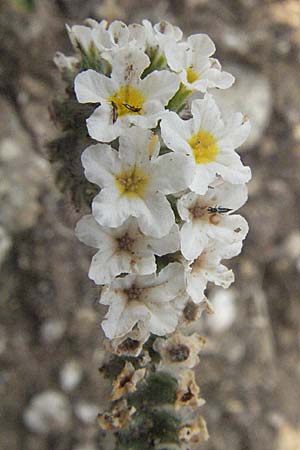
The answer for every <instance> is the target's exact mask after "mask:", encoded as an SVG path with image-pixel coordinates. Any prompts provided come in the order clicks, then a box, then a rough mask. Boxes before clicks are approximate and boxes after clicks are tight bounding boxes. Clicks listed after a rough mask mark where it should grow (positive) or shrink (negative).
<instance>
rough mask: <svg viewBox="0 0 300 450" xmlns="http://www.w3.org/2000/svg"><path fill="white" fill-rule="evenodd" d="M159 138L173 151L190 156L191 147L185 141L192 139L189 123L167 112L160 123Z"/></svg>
mask: <svg viewBox="0 0 300 450" xmlns="http://www.w3.org/2000/svg"><path fill="white" fill-rule="evenodd" d="M160 127H161V136H162V138H163V141H164V143H165V144H166V146H167V147H168V148H170V149H172V150H174V151H177V152H180V153H185V154H187V155H188V154H191V147H190V146H189V144H188V143H187V140H188V139H189V138H191V137H192V133H191V121H190V120H182V119H180V117H179V116H178V115H177V114H176V113H174V112H169V113H168V114H166V115H165V116H164V117H163V118H162V121H161V124H160Z"/></svg>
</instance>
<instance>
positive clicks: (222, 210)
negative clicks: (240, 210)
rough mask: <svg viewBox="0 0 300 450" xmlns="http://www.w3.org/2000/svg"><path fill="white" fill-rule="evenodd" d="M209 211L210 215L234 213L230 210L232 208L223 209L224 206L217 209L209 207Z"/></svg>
mask: <svg viewBox="0 0 300 450" xmlns="http://www.w3.org/2000/svg"><path fill="white" fill-rule="evenodd" d="M207 211H208V212H209V213H211V214H226V213H228V212H230V211H232V209H230V208H223V207H222V206H216V207H213V206H209V207H208V208H207Z"/></svg>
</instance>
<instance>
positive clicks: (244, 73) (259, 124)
mask: <svg viewBox="0 0 300 450" xmlns="http://www.w3.org/2000/svg"><path fill="white" fill-rule="evenodd" d="M224 69H225V70H227V71H228V72H230V73H232V74H233V75H234V76H235V78H236V81H235V83H234V85H233V86H232V87H231V88H230V89H227V90H215V91H214V93H213V94H214V96H215V98H216V100H217V103H218V104H219V106H220V108H221V110H222V111H223V112H224V114H225V115H226V114H230V113H233V112H242V113H243V114H245V115H246V116H247V117H249V119H250V121H251V132H250V136H249V138H248V139H247V141H246V142H245V144H244V145H243V147H242V148H243V149H247V148H252V147H254V146H255V145H258V144H259V142H260V140H261V138H262V136H263V134H264V132H265V130H266V128H267V126H268V124H269V122H270V118H271V114H272V89H271V84H270V82H269V80H268V78H267V77H265V76H264V75H263V74H262V73H260V72H258V71H255V70H253V69H252V68H249V67H247V66H244V65H238V64H232V65H228V66H226V67H225V68H224Z"/></svg>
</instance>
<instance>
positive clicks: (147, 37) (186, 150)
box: [56, 20, 251, 448]
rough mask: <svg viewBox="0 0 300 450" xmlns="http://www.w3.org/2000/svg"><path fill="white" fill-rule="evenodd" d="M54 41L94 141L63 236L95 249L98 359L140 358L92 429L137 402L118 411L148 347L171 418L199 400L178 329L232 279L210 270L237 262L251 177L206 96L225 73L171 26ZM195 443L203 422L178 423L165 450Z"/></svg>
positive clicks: (208, 52) (97, 30) (203, 44)
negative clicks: (85, 201)
mask: <svg viewBox="0 0 300 450" xmlns="http://www.w3.org/2000/svg"><path fill="white" fill-rule="evenodd" d="M68 32H69V35H70V38H71V41H72V44H73V46H74V49H75V50H76V52H77V53H76V56H75V57H65V56H64V55H62V54H58V55H57V57H56V64H57V65H58V67H59V68H60V70H61V71H62V72H64V73H67V72H68V71H69V72H70V71H71V72H72V73H73V75H74V74H76V73H77V75H76V76H75V77H73V79H74V78H75V79H74V91H75V95H76V97H77V100H78V102H79V103H83V104H88V105H89V106H90V107H93V108H94V109H93V110H92V113H91V114H90V115H89V117H88V118H87V120H86V127H87V131H88V134H89V137H90V138H91V139H92V140H93V141H94V143H93V144H92V145H90V146H89V147H88V148H86V149H85V150H84V151H83V153H82V157H81V161H82V165H83V168H84V174H85V177H86V179H87V180H88V181H89V182H91V183H93V184H94V185H96V186H98V187H99V191H98V193H97V194H96V195H95V196H94V197H93V201H92V208H91V209H92V210H91V214H90V215H86V216H84V217H82V219H81V220H80V221H79V223H78V224H77V227H76V234H77V236H78V238H79V239H80V240H81V241H82V242H84V243H85V244H87V245H89V246H91V247H94V248H96V249H97V253H96V254H95V255H94V257H93V259H92V262H91V266H90V270H89V277H90V278H91V279H92V280H93V281H94V282H95V283H96V284H97V285H101V286H102V291H101V298H100V303H101V304H103V305H106V306H108V310H107V313H106V316H105V318H104V321H103V323H102V328H103V330H104V333H105V335H106V337H107V338H108V340H109V342H110V349H111V351H112V353H114V354H115V355H119V356H123V357H130V358H141V357H142V358H143V359H144V365H143V364H142V365H135V366H134V365H133V364H132V363H131V362H126V364H125V366H124V367H123V369H122V370H121V371H119V373H118V374H117V378H116V380H115V381H114V383H113V393H112V401H114V402H116V401H117V402H118V403H115V406H114V408H115V410H113V411H112V412H111V413H109V414H105V415H102V416H101V417H100V419H99V422H100V424H101V426H102V427H103V428H106V429H114V430H115V429H118V428H122V427H123V426H124V423H126V424H127V423H128V421H130V420H131V419H130V418H131V416H132V415H134V414H135V411H136V410H137V408H138V406H139V404H138V403H134V401H132V402H131V403H130V398H131V397H132V396H133V397H132V398H135V397H134V396H135V395H136V391H137V383H139V384H141V385H143V383H146V386H147V383H148V385H149V383H150V381H149V379H150V378H151V377H150V378H149V375H147V373H146V367H147V361H146V360H145V355H146V353H147V351H146V350H145V348H146V345H147V344H146V343H147V342H149V341H151V340H152V341H151V342H152V344H151V345H152V352H154V353H155V354H156V355H158V356H159V362H158V364H157V369H156V372H157V374H159V373H162V374H164V375H163V376H169V377H170V376H171V377H173V378H175V379H176V380H177V381H176V383H177V384H176V389H175V391H174V392H175V393H174V396H175V397H174V399H173V400H174V402H175V403H174V408H175V410H180V409H181V408H186V407H187V408H197V407H199V406H201V405H202V404H203V403H204V401H203V400H202V399H201V398H200V396H199V393H200V390H199V387H198V385H197V384H196V381H195V376H194V372H193V371H192V370H191V369H192V368H193V367H194V366H195V365H196V364H197V363H198V359H199V358H198V353H199V351H200V350H201V348H202V346H203V344H204V340H203V338H201V337H200V336H199V335H197V334H193V335H189V334H188V332H187V331H182V330H184V325H185V324H187V323H189V322H191V321H195V320H197V319H198V317H199V316H200V314H201V312H202V310H204V309H206V310H207V311H208V312H211V311H212V307H211V305H210V303H209V301H208V300H207V299H206V297H205V290H206V288H207V284H208V282H211V283H214V284H216V285H218V286H222V287H223V288H227V287H229V286H230V284H231V283H232V282H233V280H234V275H233V272H232V271H231V270H229V269H228V268H227V267H226V266H225V265H224V264H223V262H222V261H223V260H224V259H229V258H232V257H233V256H236V255H238V254H239V253H240V251H241V248H242V243H243V240H244V239H245V237H246V235H247V232H248V225H247V222H246V220H245V219H244V218H243V217H241V216H240V215H239V214H236V213H235V212H236V210H238V209H239V208H240V207H241V206H242V205H243V204H244V203H245V202H246V200H247V188H246V183H247V182H248V181H249V180H250V178H251V171H250V169H249V167H245V166H244V165H243V164H242V162H241V160H240V157H239V155H238V153H236V149H237V148H238V147H240V146H241V145H242V144H243V142H244V141H245V140H246V138H247V136H248V134H249V131H250V124H249V121H248V119H247V118H246V117H245V116H243V114H241V113H235V114H231V115H228V116H225V117H224V116H222V114H221V112H220V109H219V108H218V105H217V104H216V102H215V100H214V97H213V90H214V89H215V88H219V89H227V88H229V87H230V86H231V85H232V83H233V82H234V78H233V76H232V75H231V74H229V73H227V72H225V71H222V68H221V65H220V63H219V62H218V61H217V60H216V59H215V58H213V57H212V55H213V54H214V52H215V46H214V43H213V42H212V40H211V39H210V38H209V37H208V36H207V35H205V34H195V35H192V36H190V37H189V38H188V39H187V40H184V39H183V34H182V32H181V30H180V29H179V28H178V27H174V26H172V25H171V24H169V23H168V22H160V23H158V24H156V25H154V26H152V24H151V23H150V22H149V21H146V20H145V21H143V22H142V24H141V25H139V24H133V25H129V26H127V25H125V24H124V23H123V22H120V21H114V22H112V23H111V24H110V25H108V23H107V22H106V21H101V22H100V23H98V22H96V21H93V20H88V21H87V24H86V26H73V27H71V28H70V27H68ZM75 68H76V69H75ZM179 329H180V332H179V331H178V330H179ZM181 332H182V333H181ZM148 356H149V354H148ZM146 359H147V358H146ZM137 360H138V359H137ZM150 360H151V358H150ZM147 376H148V378H147ZM173 378H171V380H172V379H173ZM147 380H148V381H147ZM160 382H161V383H163V381H162V380H160ZM143 389H146V388H143ZM145 392H146V391H145ZM145 395H146V394H145ZM127 396H129V397H128V399H127ZM130 396H131V397H130ZM127 400H128V403H127ZM120 408H121V410H122V412H123V413H122V414H123V416H124V420H123V421H122V425H120V423H119V422H118V421H117V420H116V417H119V415H120V414H119V410H120ZM123 416H122V417H123ZM161 420H164V419H163V418H162V419H161ZM207 436H208V434H207V430H206V428H205V421H204V419H202V418H198V419H197V420H196V421H195V420H194V421H191V420H189V421H188V422H187V423H185V424H184V426H182V427H181V428H180V432H179V433H177V439H178V440H179V441H180V443H181V444H182V446H180V447H176V445H175V447H174V448H190V447H191V446H192V445H194V444H199V443H200V442H201V441H202V440H204V439H207ZM170 445H171V444H170ZM172 445H173V444H172ZM184 445H186V447H184ZM122 448H123V447H122ZM124 448H125V447H124ZM151 448H152V447H151ZM162 448H165V447H162ZM172 448H173V447H172Z"/></svg>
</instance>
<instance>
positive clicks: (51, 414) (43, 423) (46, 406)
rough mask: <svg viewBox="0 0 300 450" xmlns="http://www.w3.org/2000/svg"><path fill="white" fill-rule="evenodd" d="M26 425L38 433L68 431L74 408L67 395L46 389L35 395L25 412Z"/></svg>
mask: <svg viewBox="0 0 300 450" xmlns="http://www.w3.org/2000/svg"><path fill="white" fill-rule="evenodd" d="M23 419H24V422H25V425H26V426H27V427H28V428H29V429H30V431H33V432H35V433H38V434H47V433H50V432H63V431H67V430H68V429H69V428H70V426H71V423H72V410H71V406H70V403H69V400H68V398H67V397H65V396H64V395H63V394H62V393H60V392H57V391H51V390H48V391H44V392H41V393H40V394H37V395H36V396H34V397H33V398H32V399H31V400H30V403H29V405H28V407H27V408H26V409H25V411H24V414H23Z"/></svg>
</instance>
